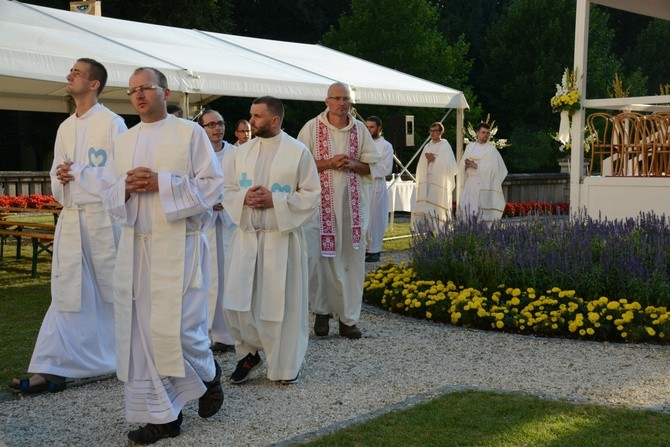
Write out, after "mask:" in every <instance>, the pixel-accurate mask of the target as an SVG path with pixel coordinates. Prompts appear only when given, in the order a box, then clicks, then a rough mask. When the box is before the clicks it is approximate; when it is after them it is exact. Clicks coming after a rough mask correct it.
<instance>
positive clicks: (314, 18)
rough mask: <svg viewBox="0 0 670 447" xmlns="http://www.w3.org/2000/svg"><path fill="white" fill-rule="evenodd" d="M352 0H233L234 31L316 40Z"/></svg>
mask: <svg viewBox="0 0 670 447" xmlns="http://www.w3.org/2000/svg"><path fill="white" fill-rule="evenodd" d="M350 5H351V2H350V0H275V1H271V2H269V1H263V0H232V7H233V10H232V14H233V22H234V27H233V32H234V33H235V34H238V35H241V36H249V37H259V38H263V39H277V40H284V41H288V42H301V43H310V44H311V43H315V42H317V41H318V40H319V39H320V38H321V36H323V33H325V32H326V31H328V29H329V28H330V27H331V26H332V25H333V24H335V23H337V18H338V17H339V16H340V14H342V12H344V11H349V8H350Z"/></svg>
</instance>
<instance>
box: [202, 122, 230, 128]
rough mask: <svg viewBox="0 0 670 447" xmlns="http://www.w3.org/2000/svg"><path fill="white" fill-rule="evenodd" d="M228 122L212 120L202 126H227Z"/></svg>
mask: <svg viewBox="0 0 670 447" xmlns="http://www.w3.org/2000/svg"><path fill="white" fill-rule="evenodd" d="M225 125H226V123H224V122H223V121H212V122H211V123H207V124H203V125H202V127H206V128H208V129H216V128H217V127H223V126H225Z"/></svg>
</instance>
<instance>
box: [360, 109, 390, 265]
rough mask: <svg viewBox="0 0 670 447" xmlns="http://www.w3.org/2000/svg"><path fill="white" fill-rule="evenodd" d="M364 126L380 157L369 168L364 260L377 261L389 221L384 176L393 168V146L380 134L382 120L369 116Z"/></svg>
mask: <svg viewBox="0 0 670 447" xmlns="http://www.w3.org/2000/svg"><path fill="white" fill-rule="evenodd" d="M365 126H366V127H367V128H368V130H369V131H370V135H371V136H372V139H373V140H374V141H375V146H377V150H378V151H379V153H380V154H381V156H382V159H381V160H380V161H379V162H378V163H377V164H375V165H374V167H372V168H371V175H372V178H373V180H372V191H371V194H370V223H369V225H368V232H367V235H366V236H367V240H368V246H367V252H366V253H365V262H377V261H379V257H380V255H381V251H382V242H383V240H384V233H385V232H386V226H387V225H388V221H389V205H388V190H387V188H386V176H387V175H391V170H392V169H393V146H392V145H391V143H390V142H388V141H387V140H386V139H385V138H384V137H383V136H382V120H381V119H379V117H377V116H370V117H368V118H367V119H366V120H365Z"/></svg>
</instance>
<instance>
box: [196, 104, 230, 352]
mask: <svg viewBox="0 0 670 447" xmlns="http://www.w3.org/2000/svg"><path fill="white" fill-rule="evenodd" d="M198 124H200V125H201V126H202V127H203V129H205V132H206V133H207V137H208V138H209V142H210V143H212V148H213V149H214V153H215V154H216V159H217V160H218V161H219V164H220V165H221V169H222V170H223V160H224V156H225V154H226V153H228V152H230V151H234V150H236V149H237V148H236V147H235V146H233V145H232V144H230V143H228V142H227V141H226V140H224V139H223V135H224V134H225V132H226V124H225V121H224V119H223V117H222V116H221V114H220V113H219V112H217V111H216V110H213V109H209V110H207V111H205V112H203V113H202V114H201V115H200V117H199V118H198ZM222 201H223V187H222V188H221V198H220V199H219V200H218V201H217V202H216V204H215V205H214V208H213V211H214V212H213V213H212V219H211V221H210V223H209V226H208V228H207V230H206V231H205V233H206V235H207V243H208V244H209V252H210V264H211V265H212V267H211V270H210V282H209V297H208V305H207V321H208V327H209V336H210V338H211V339H212V351H213V352H227V351H233V350H234V349H235V346H234V345H235V339H234V338H233V336H232V335H231V334H230V331H229V330H228V326H226V321H225V319H224V317H223V286H224V274H223V271H224V262H225V257H226V253H228V247H229V245H230V240H231V238H232V237H233V233H234V232H235V224H234V223H233V221H232V219H231V218H230V216H229V215H228V212H227V211H226V210H225V209H224V208H223V205H222V204H221V202H222Z"/></svg>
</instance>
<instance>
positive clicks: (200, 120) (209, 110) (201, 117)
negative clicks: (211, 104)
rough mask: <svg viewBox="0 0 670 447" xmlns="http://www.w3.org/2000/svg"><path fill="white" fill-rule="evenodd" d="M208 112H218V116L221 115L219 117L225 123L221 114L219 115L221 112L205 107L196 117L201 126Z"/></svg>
mask: <svg viewBox="0 0 670 447" xmlns="http://www.w3.org/2000/svg"><path fill="white" fill-rule="evenodd" d="M208 113H218V114H219V116H220V117H221V119H222V120H223V125H224V126H225V125H226V120H225V119H223V115H221V113H220V112H219V111H218V110H214V109H207V110H205V111H203V112H202V113H201V114H200V116H199V117H198V124H200V125H201V126H202V124H203V122H204V121H205V118H204V116H205V115H207V114H208ZM203 127H204V126H203Z"/></svg>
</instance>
